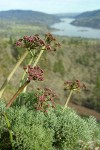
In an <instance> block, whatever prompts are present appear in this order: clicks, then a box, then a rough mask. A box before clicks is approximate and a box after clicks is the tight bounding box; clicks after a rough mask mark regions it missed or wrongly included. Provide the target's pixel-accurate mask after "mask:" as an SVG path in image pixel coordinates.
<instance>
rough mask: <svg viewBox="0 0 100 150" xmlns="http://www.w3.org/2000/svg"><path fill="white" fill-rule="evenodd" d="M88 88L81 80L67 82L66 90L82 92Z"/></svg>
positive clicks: (65, 84)
mask: <svg viewBox="0 0 100 150" xmlns="http://www.w3.org/2000/svg"><path fill="white" fill-rule="evenodd" d="M85 88H86V86H85V84H84V83H81V82H80V81H79V80H75V81H65V83H64V90H74V91H75V90H76V91H80V90H81V89H85Z"/></svg>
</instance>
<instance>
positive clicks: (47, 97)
mask: <svg viewBox="0 0 100 150" xmlns="http://www.w3.org/2000/svg"><path fill="white" fill-rule="evenodd" d="M35 95H36V98H37V103H36V104H35V107H36V110H40V111H43V112H46V113H47V111H48V109H49V108H50V107H52V108H55V107H56V105H55V102H54V100H55V99H57V95H56V94H55V93H54V92H53V91H52V90H51V89H49V88H44V89H41V88H38V89H37V92H36V94H35Z"/></svg>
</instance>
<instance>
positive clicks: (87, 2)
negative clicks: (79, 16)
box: [0, 0, 100, 14]
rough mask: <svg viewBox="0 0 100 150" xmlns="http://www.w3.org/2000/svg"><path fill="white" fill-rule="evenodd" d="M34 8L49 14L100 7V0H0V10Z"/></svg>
mask: <svg viewBox="0 0 100 150" xmlns="http://www.w3.org/2000/svg"><path fill="white" fill-rule="evenodd" d="M12 9H13V10H15V9H22V10H33V11H40V12H45V13H49V14H54V13H68V12H69V13H70V12H85V11H92V10H98V9H100V0H0V11H3V10H12Z"/></svg>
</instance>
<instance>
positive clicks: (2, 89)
mask: <svg viewBox="0 0 100 150" xmlns="http://www.w3.org/2000/svg"><path fill="white" fill-rule="evenodd" d="M27 55H28V50H27V51H26V52H25V53H24V55H23V56H22V57H21V58H20V60H19V61H18V62H17V63H16V65H15V67H14V69H13V70H12V71H11V73H10V74H9V76H8V78H7V79H6V80H5V81H4V83H3V85H2V87H1V89H0V98H1V97H2V94H3V92H4V91H5V89H6V87H7V85H8V83H9V81H10V80H11V78H12V76H13V74H14V73H15V71H16V70H17V68H18V67H19V66H20V64H21V63H22V61H23V60H24V59H25V57H26V56H27Z"/></svg>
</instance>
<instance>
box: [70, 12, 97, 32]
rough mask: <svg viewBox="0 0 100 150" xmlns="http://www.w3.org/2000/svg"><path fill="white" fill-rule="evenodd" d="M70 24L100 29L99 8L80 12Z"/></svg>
mask: <svg viewBox="0 0 100 150" xmlns="http://www.w3.org/2000/svg"><path fill="white" fill-rule="evenodd" d="M71 24H73V25H76V26H85V27H91V28H96V29H100V10H95V11H88V12H84V13H81V14H80V15H78V16H76V17H75V20H74V21H73V22H72V23H71Z"/></svg>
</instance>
